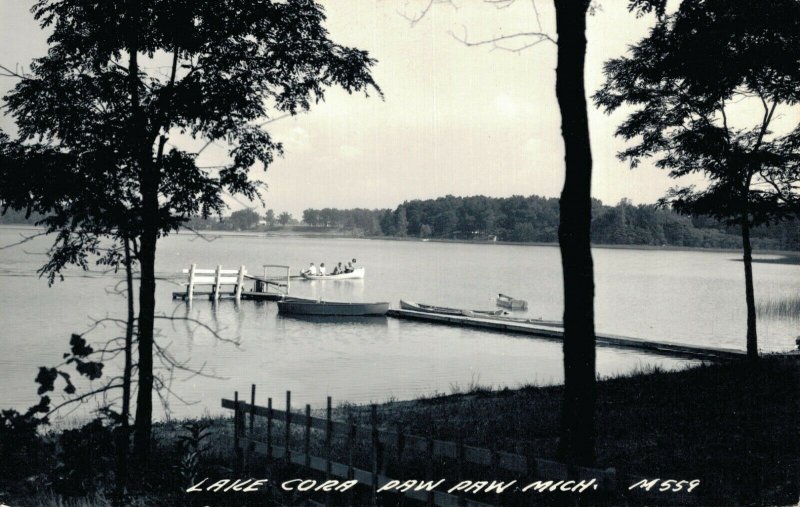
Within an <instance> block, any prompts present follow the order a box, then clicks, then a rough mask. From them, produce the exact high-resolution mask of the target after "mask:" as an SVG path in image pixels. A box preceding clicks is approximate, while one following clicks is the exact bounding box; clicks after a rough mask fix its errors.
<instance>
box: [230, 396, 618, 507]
mask: <svg viewBox="0 0 800 507" xmlns="http://www.w3.org/2000/svg"><path fill="white" fill-rule="evenodd" d="M255 392H256V390H255V385H253V386H252V387H251V393H250V403H246V402H244V401H242V400H239V393H238V392H236V393H235V395H234V399H233V400H229V399H223V400H222V408H225V409H230V410H233V411H234V425H233V426H234V435H233V446H234V450H235V452H236V455H237V463H238V464H239V466H242V463H244V462H245V460H249V456H248V454H250V453H258V454H261V455H265V456H266V457H267V459H268V460H284V461H285V462H287V463H292V464H295V465H300V466H302V467H305V468H309V469H312V470H316V471H318V472H323V473H324V474H325V476H326V478H331V477H335V478H342V479H347V480H349V479H355V480H356V481H358V482H359V483H360V484H363V485H365V486H368V487H370V488H371V490H372V504H373V505H375V504H376V502H377V491H378V489H379V488H380V487H382V486H384V485H385V484H387V483H388V482H389V481H391V480H393V479H392V478H390V477H388V476H387V475H386V473H385V472H386V471H385V460H384V457H385V452H386V447H387V446H390V447H392V448H393V449H394V450H395V452H396V453H397V458H398V461H401V460H402V459H403V456H406V457H407V456H411V455H416V456H421V457H424V458H425V463H426V464H427V465H426V466H427V472H426V476H427V477H426V479H428V480H438V479H441V478H442V477H438V478H434V477H433V476H432V466H433V458H435V457H439V458H446V459H448V460H454V461H455V463H456V467H455V470H454V471H453V473H452V474H448V475H452V476H454V477H455V479H456V480H462V479H463V478H464V477H463V473H462V472H463V470H464V468H465V465H466V464H472V465H480V466H485V467H492V468H495V469H499V470H505V471H508V472H512V473H514V474H516V475H518V476H520V477H526V478H531V479H532V480H536V479H538V478H541V479H542V480H553V481H559V480H590V479H596V480H597V484H598V489H599V490H601V491H606V492H613V491H615V490H616V473H615V470H614V469H608V470H600V469H591V468H582V467H573V466H568V465H565V464H563V463H558V462H555V461H550V460H545V459H540V458H532V457H527V456H523V455H520V454H513V453H508V452H504V451H498V450H490V449H484V448H480V447H473V446H469V445H465V444H464V443H463V442H462V441H460V439H459V441H458V442H449V441H444V440H437V439H433V438H429V437H422V436H417V435H409V434H406V433H404V432H402V431H389V430H384V429H380V428H379V421H378V411H377V406H376V405H372V406H371V412H370V425H369V426H365V425H358V424H353V423H346V422H342V421H335V420H333V419H332V408H331V398H330V397H328V399H327V409H326V417H325V418H320V417H313V416H312V415H311V407H310V406H309V405H306V406H305V413H293V412H292V407H291V392H290V391H287V392H286V409H285V410H278V409H275V408H273V406H272V398H269V399H268V400H267V406H266V407H263V406H258V405H256V404H255ZM256 417H261V418H265V419H266V440H265V441H262V440H258V439H256V438H255V435H254V426H255V418H256ZM246 418H248V419H249V429H247V428H246V424H245V419H246ZM275 421H279V422H281V423H283V432H284V435H283V441H284V442H285V443H286V445H285V446H278V445H276V444H275V443H274V440H275V434H274V427H273V423H274V422H275ZM292 425H297V426H302V427H303V429H304V431H303V437H304V438H303V448H302V450H297V449H291V448H290V447H291V426H292ZM312 429H314V430H319V431H322V432H324V436H325V438H324V444H323V448H322V451H323V452H322V454H323V456H315V455H313V454H312V450H311V431H312ZM334 436H340V437H344V439H345V441H346V455H348V456H349V458H348V463H339V462H336V461H333V460H332V454H331V451H332V442H333V438H334ZM363 441H367V442H369V443H370V444H369V446H370V451H371V458H372V459H371V461H372V466H371V470H363V469H359V468H357V467H355V466H354V465H353V448H354V446H355V445H356V444H357V443H358V442H363ZM448 478H450V477H448ZM403 494H404V495H405V496H407V497H409V498H412V499H415V500H419V501H422V502H427V504H428V505H437V506H476V507H477V506H484V507H486V506H488V504H484V503H480V502H476V501H473V500H470V499H468V498H465V497H464V496H459V495H451V494H447V493H444V492H440V491H417V490H413V489H411V490H408V491H406V492H404V493H403ZM495 496H496V497H497V499H496V501H497V502H499V501H500V496H501V495H499V494H498V495H495Z"/></svg>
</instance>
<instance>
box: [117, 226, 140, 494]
mask: <svg viewBox="0 0 800 507" xmlns="http://www.w3.org/2000/svg"><path fill="white" fill-rule="evenodd" d="M123 246H124V250H125V282H126V287H125V289H126V291H125V292H126V296H127V298H128V320H127V322H126V323H125V352H124V354H125V359H124V360H125V364H124V365H123V367H122V414H121V419H122V423H121V426H120V428H118V433H117V477H116V479H117V480H116V482H117V484H116V487H117V490H116V497H117V498H116V501H117V502H119V505H122V504H123V497H124V495H125V487H126V485H127V482H128V441H129V439H130V433H129V432H130V417H131V372H132V369H133V326H134V319H135V318H136V313H135V310H134V305H133V292H134V291H133V258H132V256H131V242H130V239H128V238H125V239H124V240H123Z"/></svg>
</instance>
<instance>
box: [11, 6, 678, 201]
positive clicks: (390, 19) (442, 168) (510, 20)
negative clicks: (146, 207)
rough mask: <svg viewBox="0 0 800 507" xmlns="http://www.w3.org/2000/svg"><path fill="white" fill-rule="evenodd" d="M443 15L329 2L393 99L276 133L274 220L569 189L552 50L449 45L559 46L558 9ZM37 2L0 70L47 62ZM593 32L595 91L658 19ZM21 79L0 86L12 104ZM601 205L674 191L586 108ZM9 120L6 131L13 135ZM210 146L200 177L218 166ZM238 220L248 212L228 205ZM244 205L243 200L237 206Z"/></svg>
mask: <svg viewBox="0 0 800 507" xmlns="http://www.w3.org/2000/svg"><path fill="white" fill-rule="evenodd" d="M454 1H455V4H456V5H457V7H458V8H453V7H451V6H448V5H435V6H433V8H431V9H430V10H429V11H428V12H427V14H426V16H425V17H424V18H423V19H422V20H420V21H419V22H418V23H416V24H415V25H414V26H412V25H411V23H409V21H408V20H407V19H405V18H404V17H403V16H402V15H401V14H403V13H405V14H406V15H407V16H415V15H417V14H418V13H419V12H420V9H421V8H422V7H424V6H425V5H426V4H427V0H420V1H417V0H411V1H408V2H406V1H405V0H400V1H394V0H335V1H325V2H322V3H323V4H324V5H325V6H326V10H327V14H328V23H327V27H328V29H329V31H330V33H331V37H332V39H333V40H335V41H336V42H339V43H341V44H346V45H352V46H357V47H359V48H361V49H365V50H367V51H369V52H370V54H371V55H372V56H373V57H374V58H376V59H377V60H378V64H377V66H376V67H375V71H374V76H375V78H376V80H377V82H378V84H379V85H380V86H381V87H382V89H383V92H384V94H385V99H384V100H381V99H380V98H378V97H376V96H372V97H370V98H364V96H363V95H352V96H350V95H347V94H346V93H343V92H340V91H338V90H337V91H332V92H330V93H329V95H328V98H327V101H326V102H325V103H323V104H319V105H318V106H317V107H315V108H314V109H312V110H311V112H309V113H306V114H302V115H300V116H297V117H294V118H287V119H283V120H279V121H277V122H275V123H273V124H271V125H269V129H270V132H271V133H272V134H273V135H274V136H275V138H277V139H278V140H280V141H282V142H283V143H284V144H285V148H286V154H285V157H284V158H282V159H278V160H277V161H276V162H275V163H274V164H273V166H272V167H270V168H269V171H268V172H267V173H263V172H259V173H258V174H257V176H258V177H259V178H261V179H264V180H265V181H266V182H267V184H268V185H269V191H268V192H267V193H266V194H265V198H266V207H267V208H273V209H275V210H276V211H284V210H288V211H290V212H291V213H293V214H295V215H298V214H299V213H300V212H302V210H303V209H305V208H309V207H314V208H322V207H338V208H350V207H366V208H377V207H395V206H396V205H397V204H399V203H401V202H402V201H404V200H409V199H417V198H434V197H438V196H443V195H446V194H453V195H476V194H484V195H489V196H509V195H513V194H523V195H529V194H537V195H544V196H549V197H556V196H558V194H559V193H560V191H561V185H562V183H563V173H564V163H563V143H562V140H561V137H560V116H559V112H558V104H557V102H556V97H555V88H554V87H555V73H554V69H555V65H556V48H555V45H554V44H551V43H548V42H545V43H542V44H539V45H537V46H535V47H533V48H530V49H527V50H525V51H523V52H520V53H515V52H509V51H503V50H497V49H495V50H492V47H491V46H481V47H466V46H465V45H464V44H462V43H461V42H459V41H457V40H455V39H454V37H453V34H455V35H458V36H459V37H462V38H464V37H465V38H467V39H468V40H470V41H479V40H483V39H487V38H491V37H493V36H498V35H510V34H513V33H517V32H519V31H532V30H538V24H537V18H536V16H535V12H534V9H533V7H534V5H535V7H537V8H538V11H539V14H540V16H539V20H540V22H541V26H542V29H543V30H544V31H546V32H548V33H550V34H553V36H554V37H555V35H554V32H555V29H554V26H555V20H554V16H553V12H552V2H550V1H548V0H537V1H536V3H535V4H533V3H532V2H529V1H527V0H518V1H517V2H515V3H514V4H513V5H511V6H510V7H508V8H505V9H497V8H495V7H494V6H492V5H489V4H485V3H483V2H479V1H478V0H454ZM32 3H33V2H31V1H29V0H0V63H2V64H4V65H6V66H14V65H16V64H21V65H27V64H28V62H30V60H31V59H32V58H34V57H36V56H40V55H42V54H44V52H45V50H46V43H45V40H44V39H45V35H44V34H43V32H41V31H40V30H39V28H38V26H37V25H36V24H35V23H34V21H33V20H32V17H31V15H30V13H29V12H28V8H29V6H30V5H31V4H32ZM600 3H601V4H602V10H601V11H599V12H597V13H596V14H595V15H594V16H592V17H591V18H590V20H589V28H588V30H587V37H588V39H589V51H588V54H587V64H586V85H587V90H588V91H589V93H593V92H594V91H595V90H596V89H597V88H598V87H599V85H600V83H601V68H602V64H603V62H604V61H605V60H607V59H608V58H611V57H615V56H619V55H621V54H623V53H624V52H625V49H626V45H628V44H631V43H634V42H636V41H637V40H638V39H640V38H641V37H643V36H644V35H645V34H646V31H647V29H648V28H649V25H650V24H651V22H652V20H651V19H648V18H642V19H636V18H635V16H634V15H632V14H630V13H628V12H627V10H626V8H625V6H626V4H627V2H625V1H622V0H613V1H612V0H609V1H603V2H600ZM13 84H14V83H13V80H12V79H10V78H0V91H2V92H3V93H5V92H6V91H7V90H8V89H9V88H10V87H11V86H13ZM589 118H590V128H591V136H592V152H593V156H594V178H593V195H594V196H595V197H597V198H599V199H601V200H602V201H604V202H606V203H611V204H613V203H616V202H618V201H619V200H620V199H621V198H623V197H629V198H631V199H632V200H633V201H634V202H636V203H642V202H653V201H655V200H656V199H657V198H659V197H660V196H662V195H663V193H664V191H665V190H666V189H667V188H668V187H670V186H672V185H673V184H674V182H673V181H670V180H669V178H668V177H667V176H666V174H665V173H663V172H662V171H659V170H657V169H654V168H652V167H651V166H649V165H648V164H643V165H642V166H640V167H639V168H637V169H635V170H631V169H629V168H628V167H627V165H626V164H624V163H622V162H619V161H618V160H617V159H616V157H615V153H616V152H617V151H618V150H619V149H620V148H621V147H622V146H623V144H622V142H621V141H620V140H618V139H615V138H613V136H612V134H613V130H614V128H615V126H616V125H617V124H618V123H619V122H620V120H621V119H622V116H621V115H614V116H611V117H609V116H606V115H604V114H603V113H601V112H600V111H597V110H595V109H594V108H591V109H590V112H589ZM10 121H11V120H10V119H9V118H8V117H5V118H0V126H2V128H3V129H5V130H9V129H10V125H11V123H10ZM224 155H225V150H224V148H223V147H221V146H217V145H212V146H211V147H210V148H209V149H208V150H206V151H205V152H204V153H203V154H202V155H201V159H200V163H201V165H217V164H222V163H224V160H225V157H224ZM230 202H231V205H232V207H233V208H241V207H242V204H239V203H236V202H233V201H230ZM242 202H243V203H244V204H247V202H246V201H242Z"/></svg>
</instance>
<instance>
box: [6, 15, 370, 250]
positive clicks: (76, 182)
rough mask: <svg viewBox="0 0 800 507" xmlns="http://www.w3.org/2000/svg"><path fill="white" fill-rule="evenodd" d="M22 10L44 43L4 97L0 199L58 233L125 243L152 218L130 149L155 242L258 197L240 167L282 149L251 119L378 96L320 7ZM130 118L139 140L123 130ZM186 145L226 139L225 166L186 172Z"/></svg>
mask: <svg viewBox="0 0 800 507" xmlns="http://www.w3.org/2000/svg"><path fill="white" fill-rule="evenodd" d="M131 6H134V7H131ZM32 11H33V13H34V15H35V17H36V19H37V20H39V22H40V23H41V25H42V27H46V28H49V29H51V30H52V34H51V36H50V37H49V39H48V42H49V45H50V47H49V50H48V53H47V55H46V56H44V57H42V58H39V59H37V60H35V61H34V62H33V64H32V66H31V70H30V73H29V74H26V75H24V76H22V79H21V80H20V82H19V83H18V84H17V86H16V87H15V88H14V89H13V90H12V91H11V92H10V93H9V94H8V95H7V96H6V97H5V100H6V102H7V105H8V110H9V111H10V113H11V114H12V115H13V116H14V118H15V121H16V124H17V127H18V131H19V140H18V141H19V142H11V141H10V140H9V139H8V138H7V137H6V136H3V138H0V145H2V156H3V158H4V163H3V166H2V169H0V186H2V188H3V191H2V193H1V194H0V199H2V204H3V205H4V207H6V208H7V207H11V208H14V209H20V208H22V209H28V210H29V211H35V212H41V213H43V214H47V215H48V216H49V218H48V219H47V220H46V221H45V222H44V223H45V225H47V226H48V227H50V228H51V230H53V231H58V230H62V231H64V230H69V232H68V233H65V234H67V235H69V234H74V233H76V231H79V230H84V231H87V233H88V232H95V231H101V230H104V231H110V230H118V229H120V228H122V229H129V230H130V231H131V232H130V235H134V234H135V231H137V230H140V229H141V224H142V221H143V220H149V219H151V217H147V218H144V217H143V216H142V212H141V210H142V207H143V203H142V192H143V190H146V189H143V188H142V185H143V184H146V183H145V180H144V179H143V178H142V173H143V172H146V168H143V167H142V166H143V165H144V164H142V163H141V160H142V159H141V153H142V146H144V147H145V148H144V151H145V152H146V153H145V154H146V155H149V156H150V157H151V158H152V159H153V160H152V162H153V163H154V164H155V165H156V166H157V169H156V170H157V171H158V173H157V178H156V180H157V181H156V185H157V193H158V201H159V209H158V213H157V214H156V217H155V219H156V220H157V225H158V230H159V231H160V234H165V233H168V232H169V231H170V230H174V229H176V228H177V227H179V226H180V224H181V223H183V222H184V221H185V220H186V219H187V218H188V217H190V216H192V215H197V214H200V215H203V216H209V215H210V214H215V213H217V214H218V213H219V212H220V211H221V210H222V209H223V208H224V207H225V204H224V202H223V201H222V199H221V194H222V193H223V192H229V193H231V194H236V193H239V194H243V195H244V196H245V197H247V198H250V199H253V198H258V197H259V184H258V182H255V181H253V180H251V179H250V178H249V177H248V172H249V170H250V169H251V168H252V167H254V166H256V165H259V164H260V165H261V166H262V167H264V168H266V167H267V166H268V165H269V164H270V163H271V162H272V160H273V157H274V155H275V154H281V153H282V147H281V145H280V143H278V142H275V141H274V140H273V139H272V138H271V136H270V135H269V133H267V132H266V131H265V130H263V129H262V128H261V127H260V126H259V124H258V123H256V122H258V121H259V120H261V121H263V120H265V119H268V118H270V116H271V115H273V114H274V113H273V112H280V113H289V114H295V113H297V112H298V111H304V110H308V109H309V108H310V107H311V105H312V104H314V103H315V102H318V101H320V100H323V99H324V97H325V91H326V89H327V88H328V87H330V86H333V85H338V86H341V87H342V88H344V89H345V90H347V91H349V92H356V91H363V92H366V91H367V90H368V88H372V89H373V90H376V91H377V92H378V93H380V90H379V89H378V87H377V85H376V84H375V83H374V81H373V80H372V77H371V75H370V69H371V67H372V66H373V65H374V63H375V61H374V60H373V59H371V58H370V57H369V56H368V55H367V53H366V52H364V51H361V50H358V49H354V48H349V47H346V46H342V45H339V44H336V43H334V42H333V41H331V40H330V39H329V38H328V33H327V31H326V30H325V28H324V26H323V22H324V20H325V15H324V12H323V9H322V8H321V7H320V6H319V5H317V4H316V3H314V2H312V1H308V0H291V1H288V2H272V1H268V0H255V1H254V0H225V1H222V0H218V1H204V2H194V1H189V0H138V1H136V2H104V1H88V2H87V1H78V0H39V1H38V2H37V3H36V4H35V5H34V7H33V9H32ZM131 47H135V48H137V51H136V52H137V53H140V55H139V58H138V69H137V70H136V71H133V70H132V69H131V68H130V67H131V66H132V65H131V63H130V62H131V54H130V48H131ZM132 82H133V83H135V90H134V92H135V93H136V94H137V95H138V99H139V102H140V108H141V110H140V111H138V112H137V110H136V108H135V107H134V106H132V99H131V83H132ZM137 113H138V117H139V118H140V119H141V123H142V127H143V128H142V129H141V132H143V133H144V134H143V135H137V133H135V132H133V130H132V126H135V125H136V118H134V117H135V116H137ZM186 136H191V137H195V138H201V139H203V140H205V141H206V142H211V141H219V142H224V143H225V144H226V145H227V146H228V147H229V155H230V162H229V163H228V164H227V165H226V166H225V167H223V168H221V169H218V170H216V171H214V170H209V169H204V168H202V167H198V166H197V164H196V163H195V159H196V154H195V153H192V152H190V151H187V150H184V149H181V148H178V147H177V146H176V144H180V143H178V142H177V141H175V140H174V139H176V138H180V137H186ZM11 161H14V162H15V163H10V162H11ZM81 228H83V229H81ZM126 234H127V233H126ZM62 241H63V243H64V244H67V243H69V242H70V241H72V240H71V239H69V238H67V237H65V238H62ZM62 246H63V245H62Z"/></svg>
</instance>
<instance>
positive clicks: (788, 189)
mask: <svg viewBox="0 0 800 507" xmlns="http://www.w3.org/2000/svg"><path fill="white" fill-rule="evenodd" d="M798 24H800V1H798V0H777V1H776V2H773V3H771V4H770V8H769V9H753V8H752V6H751V5H748V4H746V3H744V2H729V1H724V0H683V1H682V2H681V4H680V6H679V8H678V10H677V11H676V12H675V13H674V14H670V15H664V16H661V17H660V19H659V21H658V23H657V24H656V26H655V27H654V28H653V29H652V30H651V32H650V34H649V35H648V36H647V37H646V38H644V39H643V40H641V41H639V43H637V44H636V45H635V46H633V47H632V48H631V50H630V55H629V56H626V57H623V58H617V59H613V60H610V61H608V62H607V63H606V65H605V75H606V77H607V81H606V83H605V84H604V85H603V87H602V88H601V89H600V90H599V91H598V92H597V94H596V95H595V96H594V100H595V102H596V103H597V105H598V106H600V107H603V108H605V110H606V111H608V112H611V111H614V110H616V109H618V108H619V107H621V106H622V105H623V104H629V105H632V106H635V107H637V108H638V109H637V110H636V111H634V112H633V113H631V114H630V115H629V116H628V118H627V119H626V120H625V121H624V122H622V124H621V125H620V126H619V128H618V129H617V132H616V134H617V135H618V136H620V137H623V138H624V139H626V140H635V143H634V144H633V145H632V146H630V147H629V148H627V149H626V150H624V151H622V152H621V153H620V154H619V156H620V158H621V159H623V160H628V161H630V164H631V166H632V167H636V166H637V165H638V164H639V163H640V162H641V160H642V159H644V158H647V157H657V161H656V163H655V165H656V166H657V167H659V168H662V169H667V170H669V174H670V176H672V177H674V178H680V177H682V176H686V175H689V174H692V173H700V174H703V175H704V176H705V177H706V178H707V180H708V182H709V184H708V186H707V187H706V188H705V189H697V188H695V187H693V186H690V187H684V188H673V189H672V190H670V192H669V193H668V194H667V196H666V197H665V198H664V199H662V204H664V205H671V206H672V207H673V208H674V209H676V210H677V211H679V212H681V213H686V214H693V215H709V216H713V217H715V218H718V219H721V220H725V221H727V222H728V223H729V224H736V225H737V226H738V227H739V228H740V231H741V238H742V250H743V260H744V273H745V301H746V305H747V354H748V357H750V358H756V357H758V337H757V330H756V308H755V295H754V288H753V268H752V245H751V231H752V229H753V228H754V227H756V226H758V225H761V224H767V223H769V222H776V221H779V220H781V219H784V218H786V217H788V216H790V215H791V214H792V213H795V214H796V213H797V212H798V210H800V199H799V198H798V193H797V188H798V186H797V182H798V181H800V178H798V159H800V125H795V128H794V130H793V131H791V132H789V133H788V134H786V135H783V136H780V135H777V134H775V133H773V132H771V126H772V124H773V120H774V119H775V113H776V110H778V107H779V106H780V107H782V108H786V107H790V106H794V105H796V104H797V103H798V101H800V65H798V61H797V55H798V54H800V31H798V29H797V27H798ZM697 48H703V49H702V51H698V50H697ZM743 101H753V102H756V103H760V105H761V107H762V112H761V113H760V114H757V116H756V117H751V115H749V114H743V113H741V112H739V113H737V105H738V108H739V111H741V104H740V103H741V102H743ZM795 113H796V110H795ZM737 119H738V120H739V121H737ZM752 122H755V125H753V123H752Z"/></svg>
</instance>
